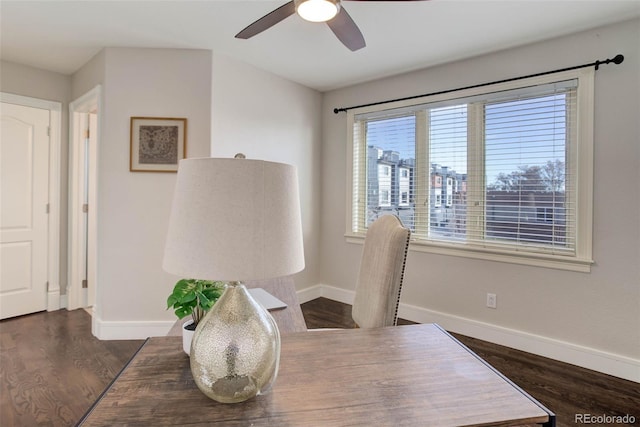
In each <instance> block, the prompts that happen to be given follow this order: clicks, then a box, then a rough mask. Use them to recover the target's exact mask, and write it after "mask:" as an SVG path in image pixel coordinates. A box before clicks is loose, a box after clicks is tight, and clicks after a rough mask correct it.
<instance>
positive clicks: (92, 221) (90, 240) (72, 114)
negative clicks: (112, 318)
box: [67, 86, 101, 310]
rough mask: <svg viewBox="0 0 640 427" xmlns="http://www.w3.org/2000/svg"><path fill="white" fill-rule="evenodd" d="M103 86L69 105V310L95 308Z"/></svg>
mask: <svg viewBox="0 0 640 427" xmlns="http://www.w3.org/2000/svg"><path fill="white" fill-rule="evenodd" d="M100 94H101V87H100V86H96V87H95V88H94V89H92V90H91V91H89V92H88V93H86V94H85V95H83V96H81V97H80V98H78V99H76V100H75V101H73V102H72V103H71V104H70V105H69V134H70V135H69V136H70V138H69V140H70V146H69V247H68V278H69V284H68V286H67V309H69V310H75V309H77V308H88V307H92V308H93V309H94V310H95V309H96V308H97V307H96V291H97V284H98V283H97V269H96V261H97V258H96V237H97V214H96V212H97V197H96V195H97V194H96V192H97V163H98V162H97V159H98V137H99V121H100V120H99V117H100V116H99V107H100Z"/></svg>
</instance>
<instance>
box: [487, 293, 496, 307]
mask: <svg viewBox="0 0 640 427" xmlns="http://www.w3.org/2000/svg"><path fill="white" fill-rule="evenodd" d="M497 300H498V298H497V297H496V294H487V307H489V308H498V304H497V302H498V301H497Z"/></svg>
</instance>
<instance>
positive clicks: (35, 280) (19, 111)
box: [0, 102, 49, 319]
mask: <svg viewBox="0 0 640 427" xmlns="http://www.w3.org/2000/svg"><path fill="white" fill-rule="evenodd" d="M48 129H49V111H48V110H44V109H39V108H32V107H25V106H21V105H15V104H8V103H4V102H3V103H0V132H1V134H0V318H2V319H5V318H7V317H13V316H19V315H23V314H28V313H33V312H36V311H42V310H46V309H47V289H46V287H47V285H46V282H47V260H48V230H47V227H48V225H47V224H48V218H47V215H48V212H47V211H48V206H47V203H48V193H49V191H48V188H49V136H48Z"/></svg>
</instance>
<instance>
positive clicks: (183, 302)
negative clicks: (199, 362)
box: [167, 279, 224, 354]
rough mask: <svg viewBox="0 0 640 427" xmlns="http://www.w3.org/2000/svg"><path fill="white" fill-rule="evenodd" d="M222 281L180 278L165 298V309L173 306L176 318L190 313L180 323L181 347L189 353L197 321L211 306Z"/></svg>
mask: <svg viewBox="0 0 640 427" xmlns="http://www.w3.org/2000/svg"><path fill="white" fill-rule="evenodd" d="M223 291H224V282H219V281H214V280H200V279H181V280H178V282H177V283H176V285H175V286H174V287H173V292H171V294H170V295H169V298H167V310H168V309H169V308H173V310H174V312H175V314H176V316H178V319H183V318H185V317H186V316H188V315H191V320H189V321H187V322H185V323H184V324H183V325H182V348H183V349H184V352H185V353H187V354H189V351H190V349H191V338H193V334H194V331H195V330H196V326H198V322H200V320H202V318H203V317H204V315H205V314H206V313H207V311H208V310H209V309H210V308H211V307H213V305H214V304H215V303H216V301H217V300H218V298H220V295H222V292H223Z"/></svg>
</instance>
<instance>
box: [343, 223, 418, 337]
mask: <svg viewBox="0 0 640 427" xmlns="http://www.w3.org/2000/svg"><path fill="white" fill-rule="evenodd" d="M410 237H411V231H410V230H409V229H408V228H406V227H404V226H403V225H402V222H401V221H400V219H399V218H398V217H397V216H395V215H384V216H381V217H380V218H378V219H376V220H375V221H374V222H373V223H372V224H371V225H370V226H369V229H368V230H367V235H366V237H365V240H364V248H363V251H362V260H361V262H360V273H359V274H358V282H357V284H356V296H355V299H354V301H353V309H352V317H353V321H354V322H356V324H357V325H358V326H359V327H361V328H378V327H382V326H395V325H396V323H397V321H398V305H399V304H400V293H401V291H402V281H403V279H404V268H405V264H406V259H407V251H408V249H409V238H410Z"/></svg>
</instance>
